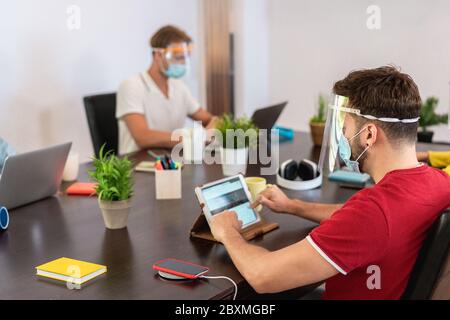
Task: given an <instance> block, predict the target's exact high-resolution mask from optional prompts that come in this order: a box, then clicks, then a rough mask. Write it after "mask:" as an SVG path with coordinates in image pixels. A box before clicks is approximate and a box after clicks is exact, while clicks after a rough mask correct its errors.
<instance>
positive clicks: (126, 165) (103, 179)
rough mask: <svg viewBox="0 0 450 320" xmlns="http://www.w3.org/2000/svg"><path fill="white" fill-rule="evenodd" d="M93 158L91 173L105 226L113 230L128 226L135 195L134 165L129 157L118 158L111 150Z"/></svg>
mask: <svg viewBox="0 0 450 320" xmlns="http://www.w3.org/2000/svg"><path fill="white" fill-rule="evenodd" d="M104 147H105V146H103V147H102V148H101V150H100V154H99V156H98V158H93V161H94V162H93V166H94V170H93V171H89V175H90V176H91V177H92V178H93V179H94V181H95V182H97V187H96V192H97V196H98V203H99V206H100V209H101V211H102V215H103V220H104V222H105V226H106V228H108V229H111V230H117V229H123V228H126V226H127V221H128V215H129V213H130V209H131V198H132V196H133V182H132V172H133V166H132V163H131V161H130V160H128V158H127V157H125V158H122V159H120V158H118V157H117V156H116V155H114V154H113V153H112V152H111V151H109V152H106V153H104Z"/></svg>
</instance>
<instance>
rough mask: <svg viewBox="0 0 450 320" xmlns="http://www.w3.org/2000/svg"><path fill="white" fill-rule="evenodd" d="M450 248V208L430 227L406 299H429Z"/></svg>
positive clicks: (405, 294) (406, 291)
mask: <svg viewBox="0 0 450 320" xmlns="http://www.w3.org/2000/svg"><path fill="white" fill-rule="evenodd" d="M449 248H450V209H447V211H445V212H444V213H443V214H442V215H441V217H440V218H439V219H438V220H437V221H436V222H435V223H434V225H433V227H432V228H431V229H430V231H429V233H428V236H427V238H426V240H425V242H424V243H423V245H422V248H421V249H420V252H419V256H418V258H417V261H416V264H415V265H414V268H413V271H412V273H411V277H410V279H409V282H408V286H407V288H406V290H405V293H404V294H403V297H402V299H404V300H429V299H431V297H432V294H433V289H434V288H435V286H436V283H437V280H438V277H439V275H440V273H441V270H442V269H443V266H444V263H445V261H446V259H447V255H448V250H449Z"/></svg>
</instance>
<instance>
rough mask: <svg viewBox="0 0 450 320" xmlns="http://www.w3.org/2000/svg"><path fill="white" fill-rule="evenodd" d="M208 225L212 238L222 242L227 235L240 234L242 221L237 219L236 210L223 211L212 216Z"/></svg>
mask: <svg viewBox="0 0 450 320" xmlns="http://www.w3.org/2000/svg"><path fill="white" fill-rule="evenodd" d="M209 226H210V228H211V233H212V235H213V236H214V238H215V239H216V240H217V241H219V242H222V243H223V242H224V240H225V238H226V237H227V236H228V235H233V234H240V232H241V229H242V221H239V220H238V217H237V214H236V212H230V211H225V212H224V213H221V214H218V215H216V216H215V217H213V219H212V220H211V221H210V223H209Z"/></svg>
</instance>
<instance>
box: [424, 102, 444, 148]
mask: <svg viewBox="0 0 450 320" xmlns="http://www.w3.org/2000/svg"><path fill="white" fill-rule="evenodd" d="M438 104H439V99H437V98H435V97H430V98H428V99H427V100H426V101H425V103H424V104H423V105H422V108H421V109H420V121H419V126H420V130H419V132H418V133H417V139H418V141H419V142H427V143H431V142H432V141H433V135H434V132H433V131H428V127H431V126H435V125H438V124H446V123H448V114H441V115H439V114H436V108H437V106H438Z"/></svg>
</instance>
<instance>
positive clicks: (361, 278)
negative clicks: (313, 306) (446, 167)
mask: <svg viewBox="0 0 450 320" xmlns="http://www.w3.org/2000/svg"><path fill="white" fill-rule="evenodd" d="M448 207H450V177H449V176H448V175H447V174H446V173H445V172H443V171H440V170H436V169H433V168H430V167H428V166H425V165H424V166H422V167H418V168H415V169H408V170H397V171H393V172H390V173H388V174H387V175H386V176H385V177H384V178H383V179H382V180H381V181H380V182H379V183H378V184H377V185H376V186H374V187H373V188H371V189H365V190H362V191H360V192H358V193H357V194H356V195H354V196H353V197H352V198H351V199H350V200H349V201H348V202H347V203H346V204H345V205H344V207H343V208H342V209H340V210H338V211H336V212H335V213H334V214H333V215H332V217H331V218H330V219H328V220H326V221H323V222H322V223H321V225H320V226H319V227H317V228H316V229H315V230H313V231H312V232H311V234H310V235H309V236H308V238H307V240H308V241H309V243H310V244H311V245H312V246H313V247H314V248H315V249H316V250H317V251H318V252H319V253H320V254H321V255H322V257H324V258H325V259H326V260H327V261H328V262H329V263H331V264H332V265H333V266H334V267H335V268H336V269H337V270H338V271H339V272H340V273H339V274H338V275H336V276H334V277H333V278H331V279H329V280H328V281H327V282H326V290H325V295H324V299H333V300H340V299H380V300H381V299H383V300H384V299H400V298H401V296H402V295H403V292H404V291H405V289H406V285H407V283H408V279H409V276H410V273H411V271H412V268H413V267H414V264H415V262H416V258H417V256H418V253H419V250H420V248H421V245H422V242H423V241H424V239H425V237H426V234H427V231H428V230H429V228H430V227H431V226H432V225H433V223H434V222H435V221H436V219H437V218H438V217H439V215H440V214H441V213H442V212H443V211H445V209H447V208H448Z"/></svg>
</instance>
